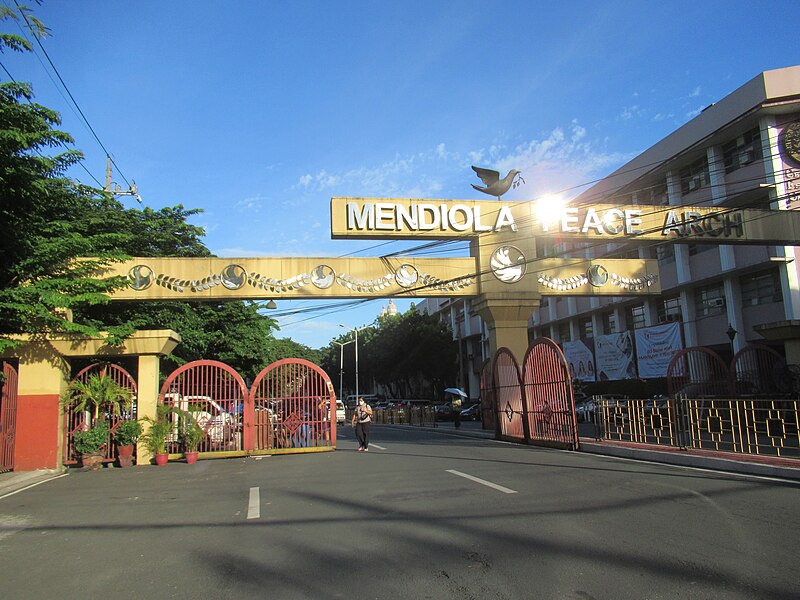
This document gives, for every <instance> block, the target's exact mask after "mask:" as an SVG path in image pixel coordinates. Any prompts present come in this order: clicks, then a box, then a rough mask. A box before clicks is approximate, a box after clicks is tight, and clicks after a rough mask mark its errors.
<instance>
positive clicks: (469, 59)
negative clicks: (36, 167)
mask: <svg viewBox="0 0 800 600" xmlns="http://www.w3.org/2000/svg"><path fill="white" fill-rule="evenodd" d="M4 2H9V0H4ZM35 15H36V16H37V17H38V18H39V19H41V20H42V21H44V23H45V24H46V25H47V26H48V27H50V29H51V30H52V35H51V37H48V38H46V39H45V40H44V41H43V42H42V43H43V45H44V48H45V50H46V51H47V53H48V55H49V57H50V59H51V60H52V61H53V63H54V64H55V66H56V68H57V69H58V72H59V73H60V75H61V77H62V78H63V79H64V81H65V82H66V84H67V87H68V88H69V91H70V93H71V94H72V96H73V97H74V98H75V100H76V101H77V103H78V105H79V106H80V108H81V110H82V111H83V114H84V115H86V117H87V119H88V121H89V123H90V124H91V126H92V128H93V129H94V131H95V132H96V133H97V136H98V137H99V139H100V141H101V142H102V143H103V145H104V146H105V147H106V148H107V149H108V150H109V151H110V152H111V154H112V155H113V156H114V160H115V162H116V164H117V165H118V166H119V169H120V171H121V173H122V175H124V176H125V178H127V179H128V180H135V181H136V183H137V184H138V186H139V191H140V194H141V196H142V198H143V199H144V202H145V204H146V205H148V206H150V207H152V208H154V209H158V208H161V207H163V206H171V205H174V204H178V203H181V204H183V205H184V206H186V207H188V208H201V209H203V210H204V212H203V214H202V215H199V216H198V217H197V218H195V219H194V221H193V222H194V223H195V224H198V225H201V226H203V227H204V228H205V229H206V232H207V236H206V238H205V243H206V245H207V246H208V247H209V248H210V249H211V251H212V252H213V253H215V254H217V255H219V256H227V257H247V256H320V257H323V256H331V257H336V256H343V255H349V254H353V253H358V254H359V255H363V256H380V255H381V254H385V253H389V252H395V251H398V250H401V249H402V248H404V247H408V246H409V243H408V242H393V243H389V244H385V245H381V246H377V244H376V242H367V241H352V240H337V241H332V240H331V239H330V225H329V223H330V215H329V202H330V197H331V196H384V197H389V196H394V197H429V198H453V199H484V198H486V197H485V196H484V197H483V198H480V196H482V194H479V193H478V192H476V191H474V190H472V188H471V187H470V184H471V183H480V182H479V180H478V179H477V178H475V177H474V174H473V173H472V171H471V170H470V168H469V167H470V165H473V164H474V165H480V166H484V167H489V168H497V169H499V170H501V171H504V172H505V170H508V169H511V168H516V169H519V170H521V171H522V172H523V176H524V178H525V181H526V185H524V186H521V187H519V188H517V189H516V190H513V191H512V192H510V193H509V194H508V195H506V196H504V199H507V200H527V199H534V198H536V197H538V196H541V195H544V194H548V193H554V192H559V191H564V190H572V191H575V192H577V191H580V190H581V189H582V188H581V187H580V186H585V185H586V184H588V183H590V182H591V181H593V180H596V179H598V178H601V177H602V176H603V175H606V174H608V173H609V172H611V171H613V170H614V169H615V168H616V167H618V166H620V165H621V164H623V163H624V162H626V161H627V160H629V159H630V158H633V157H634V156H635V155H637V154H638V153H639V152H641V151H643V150H645V149H647V148H648V147H649V146H651V145H652V144H654V143H655V142H657V141H658V140H660V139H661V138H663V137H664V136H665V135H668V134H669V133H670V132H672V131H674V130H675V129H676V128H677V127H679V126H681V125H682V124H684V123H686V122H687V121H688V120H690V119H691V118H692V117H694V116H695V115H697V114H698V113H699V112H700V110H702V109H703V108H704V107H706V106H708V105H709V104H711V103H712V102H715V101H717V100H719V99H721V98H722V97H723V96H725V95H727V94H728V93H730V92H731V91H733V90H734V89H736V88H737V87H739V86H741V85H742V84H744V83H745V82H747V81H748V80H750V79H751V78H753V77H755V76H756V75H757V74H758V73H760V72H761V71H764V70H769V69H775V68H780V67H785V66H790V65H793V64H798V63H800V51H799V50H798V47H797V32H796V26H795V24H796V23H797V22H798V21H799V20H800V2H797V0H788V1H784V0H770V1H769V2H767V1H748V2H744V1H738V0H727V1H722V2H720V1H716V0H709V1H706V2H683V1H675V2H663V3H655V2H636V1H632V0H628V1H620V2H613V1H604V2H596V1H593V2H582V1H569V0H567V1H564V2H558V3H545V2H497V1H491V2H474V1H468V0H462V1H459V2H443V1H436V0H434V1H431V0H427V1H425V2H377V1H372V2H345V1H343V2H328V1H321V0H320V1H316V2H298V1H290V2H268V1H256V0H250V1H246V0H237V1H230V2H219V1H218V2H209V1H206V0H192V1H184V0H180V1H170V2H163V1H155V0H140V1H138V2H123V1H121V0H45V2H44V4H43V5H41V6H39V7H36V8H35ZM0 27H2V29H3V31H7V32H14V33H19V30H18V28H17V27H16V25H14V24H13V22H8V21H6V22H3V23H0ZM0 62H2V64H3V65H4V66H5V68H6V69H8V71H9V72H10V73H11V75H12V76H13V77H14V78H15V79H17V80H19V81H29V82H31V83H33V84H34V91H35V93H36V100H37V101H38V102H40V103H42V104H44V105H46V106H48V107H50V108H53V109H55V110H58V111H60V112H61V114H62V118H63V125H62V129H63V130H65V131H67V132H69V133H70V134H72V135H73V136H74V137H75V139H76V147H77V148H78V149H80V150H82V151H83V152H84V153H85V155H86V160H85V162H84V165H85V166H86V168H87V169H88V170H89V171H90V172H91V173H92V174H93V175H94V177H95V178H96V179H97V180H99V181H101V182H103V181H104V179H105V153H104V151H103V149H102V148H101V147H100V145H99V144H98V143H97V141H96V140H95V139H94V136H93V135H92V134H91V133H90V132H89V130H88V128H87V127H86V126H85V125H84V124H83V123H82V120H81V119H80V118H79V117H78V115H77V111H76V110H75V109H74V108H73V107H72V106H71V103H70V102H69V101H68V96H67V94H66V92H64V90H63V88H61V86H60V85H56V81H57V79H56V78H55V76H54V75H53V74H52V72H51V71H50V69H49V68H48V69H45V67H44V65H43V63H45V64H46V58H45V57H44V56H43V55H42V53H41V52H40V51H39V50H38V48H37V51H36V55H15V54H12V53H9V52H6V53H4V54H2V55H0ZM0 76H2V79H3V80H6V79H7V76H6V74H5V73H4V72H2V71H1V70H0ZM74 176H75V177H76V178H78V179H80V180H81V181H84V182H85V183H91V184H93V183H94V182H93V181H92V179H91V178H90V177H89V175H88V174H87V173H86V171H84V170H82V169H78V170H76V171H75V172H74ZM115 181H119V182H120V183H123V184H124V181H122V177H121V176H120V175H119V174H115ZM568 193H569V192H568ZM123 201H124V202H125V203H126V205H128V206H134V205H135V202H134V201H133V200H131V199H130V198H127V199H126V198H123ZM396 302H397V305H398V307H399V309H400V310H405V309H406V308H408V306H409V301H408V300H397V301H396ZM387 303H388V300H374V301H370V302H367V303H364V304H362V305H360V306H358V307H345V306H343V305H342V304H341V303H338V302H336V301H330V302H328V303H327V304H324V305H323V309H322V310H320V311H315V312H311V313H309V312H307V311H306V309H307V308H308V307H309V305H310V303H309V302H300V301H295V302H289V301H280V302H279V310H278V311H277V312H276V313H275V314H277V315H282V316H280V318H279V322H280V324H281V326H282V329H281V332H279V333H278V336H279V337H291V338H292V339H295V340H297V341H298V342H301V343H304V344H307V345H309V346H311V347H320V346H324V345H327V343H328V342H329V340H331V339H332V338H334V337H336V336H337V335H339V334H341V333H343V332H344V330H342V329H341V328H340V327H339V326H338V324H339V323H345V324H347V325H348V326H352V327H356V326H361V325H364V324H368V323H370V322H371V321H372V320H373V319H374V318H375V316H376V315H377V314H378V313H379V312H380V310H381V306H384V305H386V304H387ZM313 304H314V305H319V304H320V303H313ZM292 311H302V312H300V313H299V314H294V315H292V314H287V313H291V312H292Z"/></svg>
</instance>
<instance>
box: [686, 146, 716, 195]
mask: <svg viewBox="0 0 800 600" xmlns="http://www.w3.org/2000/svg"><path fill="white" fill-rule="evenodd" d="M680 178H681V194H683V195H684V196H685V195H686V194H688V193H690V192H693V191H695V190H697V189H700V188H701V187H703V186H704V185H708V184H709V181H710V180H709V177H708V160H706V157H705V156H704V157H702V158H700V159H698V160H696V161H694V162H693V163H692V164H690V165H689V166H688V167H686V168H684V169H681V172H680Z"/></svg>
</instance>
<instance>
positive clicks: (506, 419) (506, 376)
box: [492, 348, 529, 440]
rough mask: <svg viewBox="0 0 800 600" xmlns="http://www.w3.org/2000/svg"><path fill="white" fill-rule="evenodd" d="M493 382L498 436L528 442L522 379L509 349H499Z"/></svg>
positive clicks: (496, 354)
mask: <svg viewBox="0 0 800 600" xmlns="http://www.w3.org/2000/svg"><path fill="white" fill-rule="evenodd" d="M492 380H493V383H494V385H493V389H494V397H495V406H496V407H497V408H496V411H497V420H498V435H500V436H501V437H509V438H514V439H518V440H527V439H528V438H529V436H528V434H527V428H528V427H527V422H526V420H525V418H524V415H525V413H526V412H527V411H526V408H525V404H524V398H523V393H522V377H521V376H520V372H519V365H518V364H517V361H516V359H515V358H514V355H513V354H512V353H511V350H509V349H508V348H498V349H497V352H495V355H494V361H493V362H492Z"/></svg>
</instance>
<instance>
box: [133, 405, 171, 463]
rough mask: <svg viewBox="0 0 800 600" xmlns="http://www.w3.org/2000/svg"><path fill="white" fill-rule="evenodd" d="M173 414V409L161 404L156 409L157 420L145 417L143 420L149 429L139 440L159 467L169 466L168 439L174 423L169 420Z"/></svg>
mask: <svg viewBox="0 0 800 600" xmlns="http://www.w3.org/2000/svg"><path fill="white" fill-rule="evenodd" d="M171 414H172V408H171V407H169V406H166V405H165V404H159V405H158V406H157V407H156V418H155V419H154V418H152V417H144V419H142V420H143V421H145V422H146V423H147V424H148V425H149V427H148V429H147V431H145V432H144V433H143V434H142V435H141V436H140V437H139V440H140V441H141V442H143V443H144V445H145V447H146V448H147V449H148V450H149V451H150V453H151V454H152V455H153V458H154V459H155V461H156V464H157V465H159V466H163V465H165V464H167V460H168V457H169V455H168V454H167V437H168V436H169V435H170V433H172V421H171V420H170V418H169V417H170V415H171Z"/></svg>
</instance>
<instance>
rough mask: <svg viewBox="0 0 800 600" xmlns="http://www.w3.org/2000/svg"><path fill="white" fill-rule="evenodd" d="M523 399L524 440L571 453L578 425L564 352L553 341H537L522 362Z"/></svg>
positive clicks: (574, 447) (576, 442)
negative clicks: (564, 449) (526, 437)
mask: <svg viewBox="0 0 800 600" xmlns="http://www.w3.org/2000/svg"><path fill="white" fill-rule="evenodd" d="M522 382H523V386H524V397H525V402H526V405H527V407H528V412H527V414H526V417H527V421H528V423H527V424H528V427H527V430H528V433H529V436H530V437H529V438H528V441H529V442H531V443H533V444H540V445H545V446H556V447H559V448H567V449H570V450H574V449H576V448H577V447H578V426H577V423H576V420H575V401H574V395H573V391H572V378H571V377H570V374H569V365H568V363H567V360H566V358H565V357H564V353H563V352H562V351H561V349H560V348H559V347H558V344H556V343H555V342H554V341H553V340H551V339H549V338H538V339H536V340H535V341H534V342H533V344H531V346H530V348H528V351H527V352H526V353H525V360H524V361H523V363H522Z"/></svg>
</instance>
